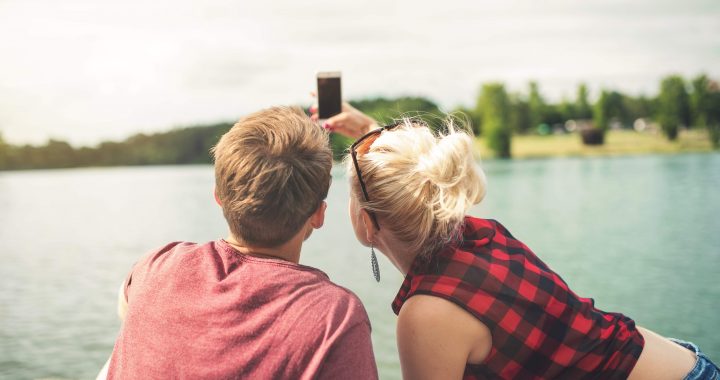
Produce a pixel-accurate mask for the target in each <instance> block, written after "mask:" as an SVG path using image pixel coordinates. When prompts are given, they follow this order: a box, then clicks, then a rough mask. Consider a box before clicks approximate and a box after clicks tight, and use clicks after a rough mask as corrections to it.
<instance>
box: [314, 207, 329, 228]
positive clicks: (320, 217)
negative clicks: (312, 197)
mask: <svg viewBox="0 0 720 380" xmlns="http://www.w3.org/2000/svg"><path fill="white" fill-rule="evenodd" d="M325 210H327V202H325V201H322V202H320V206H318V208H317V210H315V212H314V213H313V214H312V215H310V225H311V226H312V227H313V228H314V229H318V228H320V227H322V226H323V224H325Z"/></svg>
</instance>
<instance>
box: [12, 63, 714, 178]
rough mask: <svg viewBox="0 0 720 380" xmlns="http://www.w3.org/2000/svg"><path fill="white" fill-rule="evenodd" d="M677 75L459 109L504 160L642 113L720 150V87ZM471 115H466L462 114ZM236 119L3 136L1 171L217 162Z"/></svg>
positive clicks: (404, 102)
mask: <svg viewBox="0 0 720 380" xmlns="http://www.w3.org/2000/svg"><path fill="white" fill-rule="evenodd" d="M689 88H690V89H691V92H690V93H688V88H687V86H686V83H685V80H684V79H683V78H682V77H680V76H669V77H666V78H664V79H663V80H662V83H661V86H660V93H659V95H658V96H656V97H646V96H642V95H641V96H636V97H633V96H629V95H627V94H622V93H620V92H617V91H607V90H604V91H602V92H601V93H600V95H599V97H598V98H597V101H596V102H595V104H594V105H593V104H592V103H591V102H590V100H589V91H588V88H587V86H586V85H584V84H580V85H579V86H578V89H577V94H576V99H575V100H574V101H570V100H567V99H563V100H562V101H561V102H560V103H557V104H552V103H548V102H546V101H545V99H543V96H542V95H541V94H540V90H539V87H538V85H537V83H535V82H531V83H530V84H529V86H528V90H529V93H528V94H527V95H524V94H522V93H514V94H512V95H508V94H507V93H506V92H505V88H504V86H503V85H502V84H500V83H490V84H485V85H483V86H481V92H480V95H479V96H478V98H477V102H476V106H475V108H472V109H468V108H463V107H458V108H457V109H456V110H455V111H458V112H461V113H462V114H464V115H466V116H467V117H468V118H469V119H470V121H471V125H472V127H473V132H474V133H475V134H476V135H478V136H479V135H481V134H482V135H483V137H484V138H485V140H486V141H487V142H488V144H489V145H490V146H491V148H492V149H493V150H495V152H496V153H497V155H498V156H500V157H509V155H510V143H511V138H512V136H511V135H512V133H518V134H532V133H533V132H535V131H536V130H537V126H538V125H541V124H545V125H548V126H554V125H555V126H556V125H558V124H564V122H565V121H566V120H575V119H579V120H584V119H588V118H590V117H592V119H593V121H594V124H595V126H596V127H597V128H601V130H602V133H604V131H605V130H607V129H608V128H609V126H610V125H611V124H619V125H620V126H622V127H623V128H627V127H630V126H631V125H632V123H633V122H634V121H635V120H636V119H638V118H646V119H649V120H651V121H652V120H654V121H656V122H659V123H660V125H661V126H662V128H663V130H664V131H665V133H666V135H667V136H668V137H671V138H673V137H675V136H677V133H678V126H680V125H684V126H688V127H689V126H690V125H694V126H698V127H702V126H705V128H707V135H706V136H709V140H710V141H711V142H712V144H714V146H715V147H716V148H718V147H720V85H719V84H718V82H716V81H714V80H712V79H710V78H708V77H707V76H706V75H704V74H703V75H699V76H697V77H695V78H694V79H693V80H692V81H690V86H689ZM350 103H351V104H352V105H354V106H355V107H356V108H358V109H360V110H361V111H363V112H365V113H366V114H368V115H370V116H371V117H373V118H375V119H376V120H377V121H378V122H379V123H381V124H382V123H390V122H392V121H393V120H397V119H399V118H401V117H404V116H411V117H419V118H421V119H423V120H424V121H426V122H427V123H428V124H429V125H430V126H431V127H433V128H439V126H440V121H441V120H442V119H443V118H444V117H445V115H444V114H443V112H441V110H440V109H439V107H438V106H437V104H435V103H434V102H433V101H431V100H429V99H426V98H422V97H400V98H394V99H388V98H370V99H362V100H357V101H351V102H350ZM459 116H460V117H463V116H462V115H459ZM231 126H232V123H218V124H214V125H198V126H191V127H186V128H181V129H175V130H172V131H168V132H163V133H155V134H136V135H134V136H131V137H129V138H127V139H126V140H124V141H119V142H113V141H106V142H103V143H101V144H99V145H98V146H95V147H80V148H74V147H72V146H71V145H69V144H68V143H67V142H64V141H60V140H55V139H51V140H49V141H48V142H47V143H46V144H44V145H41V146H31V145H13V144H9V143H7V142H6V141H5V140H4V139H3V137H2V135H1V134H0V170H3V169H5V170H7V169H37V168H68V167H78V166H111V165H172V164H207V163H211V162H212V157H211V156H210V153H209V151H210V148H211V147H212V146H213V145H215V143H217V141H218V139H219V138H220V136H221V135H222V134H223V133H225V132H226V131H227V130H229V129H230V127H231ZM351 142H352V140H351V139H348V138H345V137H342V136H339V135H337V134H332V135H331V136H330V144H331V147H332V149H333V152H334V157H335V159H340V158H341V157H342V156H343V154H344V153H345V152H346V149H347V147H348V146H349V145H350V144H351Z"/></svg>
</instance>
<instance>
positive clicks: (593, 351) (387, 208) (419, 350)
mask: <svg viewBox="0 0 720 380" xmlns="http://www.w3.org/2000/svg"><path fill="white" fill-rule="evenodd" d="M323 127H324V128H326V129H328V130H329V131H334V132H338V133H342V134H343V135H346V136H350V137H353V138H357V140H356V142H355V143H354V144H353V145H352V147H351V151H350V154H349V156H348V161H347V162H348V173H349V177H350V182H351V197H350V206H349V208H350V217H351V221H352V225H353V228H354V230H355V234H356V236H357V238H358V240H359V241H360V242H361V243H362V244H364V245H366V246H369V247H370V248H371V252H372V259H373V260H372V264H373V272H374V273H375V274H376V278H377V277H378V269H377V263H376V260H375V258H374V255H375V252H374V251H375V248H377V249H378V250H380V251H381V252H382V253H383V254H385V255H386V256H387V257H388V258H389V259H390V261H391V262H392V263H393V264H394V265H395V267H396V268H397V269H398V270H400V271H401V272H402V273H403V274H405V275H406V278H405V281H404V283H403V285H402V287H401V289H400V292H399V293H398V295H397V297H396V299H395V301H394V303H393V310H394V311H395V313H396V314H398V322H397V339H398V349H399V352H400V362H401V365H402V371H403V376H404V377H405V378H407V379H438V378H441V379H453V378H455V379H459V378H463V377H464V378H467V379H473V378H493V379H494V378H503V379H531V378H536V379H537V378H565V379H582V378H599V379H625V378H630V379H683V378H686V379H715V378H716V376H720V375H719V374H718V369H717V367H716V366H715V365H714V364H712V362H710V361H709V359H707V358H706V357H705V356H704V355H703V354H702V353H701V352H700V351H699V350H698V349H697V347H696V346H695V345H692V344H690V343H687V342H681V341H671V340H669V339H666V338H663V337H661V336H659V335H657V334H655V333H653V332H652V331H650V330H647V329H644V328H642V327H639V326H635V323H634V321H633V320H632V319H630V318H628V317H626V316H624V315H622V314H618V313H608V312H604V311H602V310H598V309H596V308H595V307H594V304H593V301H592V299H588V298H581V297H579V296H577V295H576V294H575V293H573V292H572V291H571V290H570V289H569V288H568V286H567V284H566V283H565V282H564V281H563V280H562V279H561V278H560V277H559V276H558V275H557V274H556V273H555V272H553V271H552V269H550V268H549V267H548V266H547V265H546V264H545V263H543V262H542V261H541V260H540V259H539V258H538V257H537V256H535V255H534V254H533V252H532V251H530V249H529V248H527V246H525V245H524V244H523V243H522V242H520V241H518V240H517V239H515V238H514V237H513V236H512V234H510V232H508V230H507V229H505V227H503V226H502V225H501V224H500V223H499V222H497V221H493V220H484V219H479V218H475V217H471V216H466V212H467V210H468V209H469V208H470V207H471V206H472V205H474V204H477V203H479V202H480V201H481V200H482V198H483V196H484V195H485V178H484V174H483V173H482V171H480V169H479V168H478V167H477V165H476V164H475V162H474V159H473V156H472V140H471V138H470V137H469V136H468V135H467V134H466V133H464V132H462V131H459V130H457V128H455V127H454V126H453V125H452V123H449V125H448V126H447V127H448V133H447V134H446V135H440V136H438V135H436V134H433V133H432V132H431V131H430V130H429V129H428V128H427V127H426V126H424V125H422V123H418V122H414V121H410V120H404V121H402V122H401V123H399V124H397V125H391V126H386V127H383V128H377V125H376V124H375V122H374V121H373V120H372V119H370V118H369V117H367V116H366V115H364V114H362V113H361V112H359V111H357V110H355V109H353V108H352V107H350V106H349V105H345V106H344V112H343V113H341V114H340V115H337V116H335V117H334V118H331V119H329V120H328V121H327V122H326V123H325V124H324V125H323Z"/></svg>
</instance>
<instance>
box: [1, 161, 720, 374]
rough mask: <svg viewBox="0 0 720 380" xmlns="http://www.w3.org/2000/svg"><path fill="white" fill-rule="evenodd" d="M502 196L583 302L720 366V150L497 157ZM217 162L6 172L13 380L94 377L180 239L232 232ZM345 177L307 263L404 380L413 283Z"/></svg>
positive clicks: (6, 350)
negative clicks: (371, 228)
mask: <svg viewBox="0 0 720 380" xmlns="http://www.w3.org/2000/svg"><path fill="white" fill-rule="evenodd" d="M483 167H484V168H485V171H486V173H487V176H488V180H489V193H488V196H487V198H486V200H485V201H484V202H483V203H482V204H481V205H480V206H478V207H476V208H475V209H473V210H472V211H471V214H473V215H476V216H481V217H488V218H495V219H498V220H500V221H502V222H503V224H505V225H506V226H507V227H508V228H509V229H510V230H511V231H512V232H513V234H514V235H515V236H516V237H517V238H519V239H521V240H523V241H524V242H525V243H526V244H528V245H529V246H530V247H531V248H532V249H533V250H534V251H535V252H536V253H537V254H538V255H539V256H540V257H541V258H543V259H544V260H545V262H546V263H548V264H549V265H550V266H551V267H553V268H554V269H555V270H556V271H557V272H558V273H560V274H561V275H562V276H563V277H564V279H565V280H566V281H567V282H568V283H569V284H570V286H571V287H572V288H574V290H575V291H576V292H577V293H578V294H579V295H581V296H586V297H593V298H595V301H596V305H597V306H598V307H600V308H603V309H606V310H608V311H620V312H623V313H625V314H627V315H629V316H631V317H633V318H634V319H635V320H636V321H637V322H638V324H641V325H643V326H645V327H648V328H650V329H653V330H655V331H657V332H659V333H661V334H664V335H667V336H676V337H680V338H684V339H686V340H692V341H695V342H696V343H698V344H699V345H700V346H701V347H702V348H703V349H704V350H705V351H706V352H707V353H708V354H709V355H710V356H711V358H714V359H716V360H720V336H718V333H717V330H715V329H716V328H718V327H719V326H720V312H719V311H720V307H719V305H720V282H719V278H720V276H719V274H720V154H697V155H680V156H644V157H622V158H588V159H551V160H528V161H491V162H486V163H484V164H483ZM212 190H213V172H212V168H211V167H210V166H193V167H141V168H106V169H74V170H56V171H30V172H4V173H0V378H8V379H39V378H62V379H85V378H93V377H94V376H95V374H96V373H97V370H98V369H99V368H100V367H101V366H102V364H103V362H104V361H105V359H106V358H107V356H108V354H109V353H110V351H111V350H112V345H113V341H114V338H115V335H116V334H117V331H118V327H119V322H118V320H117V317H116V312H115V307H116V304H115V302H116V291H117V287H118V285H119V284H120V282H121V281H122V279H123V277H124V276H125V274H126V273H127V271H128V270H129V268H130V266H131V265H132V264H133V263H134V262H135V261H136V260H137V259H138V258H139V257H140V256H141V255H142V254H143V253H144V252H146V251H148V250H150V249H153V248H156V247H158V246H161V245H163V244H164V243H166V242H169V241H175V240H189V241H207V240H213V239H217V238H219V237H224V236H225V233H226V226H225V222H224V219H223V217H222V214H221V212H220V210H219V208H218V207H217V206H216V205H215V203H214V201H213V198H212ZM347 198H348V185H347V181H346V180H345V178H344V175H343V171H342V170H341V169H340V168H335V171H334V180H333V184H332V188H331V191H330V194H329V196H328V204H329V208H328V215H327V219H326V224H325V227H324V228H323V229H321V230H319V231H316V232H315V234H314V235H313V236H312V237H311V238H310V240H309V241H308V242H307V244H306V246H305V248H304V250H303V252H304V253H303V256H302V262H303V263H304V264H308V265H313V266H317V267H320V268H321V269H323V270H325V271H326V272H327V273H328V274H329V276H330V278H331V279H332V280H334V281H335V282H338V283H340V284H342V285H344V286H346V287H348V288H350V289H351V290H353V291H354V292H356V293H357V294H358V295H359V296H360V298H361V299H362V300H363V302H364V303H365V306H366V308H367V310H368V313H369V315H370V319H371V322H372V325H373V342H374V348H375V354H376V356H377V361H378V365H379V368H380V373H381V377H382V378H384V379H394V378H399V377H400V368H399V363H398V356H397V352H396V347H395V337H394V329H395V325H394V324H395V316H394V314H393V313H392V312H391V310H390V302H391V301H392V299H393V297H394V295H395V292H396V291H397V289H398V287H399V285H400V283H401V282H402V276H401V275H400V274H399V273H398V272H397V271H396V270H395V269H394V268H393V267H392V266H391V264H390V263H389V262H388V261H387V260H386V259H385V258H384V257H379V259H380V267H381V272H382V281H381V282H380V284H377V283H376V282H375V281H374V279H373V278H372V273H371V269H370V259H369V253H370V252H369V249H367V248H365V247H362V246H361V245H360V244H359V243H357V242H356V241H355V239H354V235H353V233H352V229H351V227H350V225H349V221H348V218H347Z"/></svg>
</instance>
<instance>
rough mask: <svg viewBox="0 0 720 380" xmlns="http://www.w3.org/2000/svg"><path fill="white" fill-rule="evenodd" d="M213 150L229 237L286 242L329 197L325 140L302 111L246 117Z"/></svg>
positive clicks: (274, 109) (262, 242) (265, 242)
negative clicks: (228, 227)
mask: <svg viewBox="0 0 720 380" xmlns="http://www.w3.org/2000/svg"><path fill="white" fill-rule="evenodd" d="M212 152H213V155H214V158H215V186H216V189H215V191H216V194H217V196H218V198H219V199H220V202H221V203H222V209H223V214H224V215H225V219H226V220H227V222H228V225H229V226H230V231H231V232H232V234H233V235H234V236H235V237H236V238H238V239H240V240H242V241H244V242H246V243H249V244H253V245H258V246H261V247H276V246H279V245H282V244H284V243H286V242H287V241H288V240H290V238H292V237H293V236H295V234H297V233H298V231H299V230H300V228H301V227H302V226H303V225H304V224H305V222H306V221H307V219H308V218H309V217H310V216H311V215H312V214H313V212H315V210H317V208H318V207H319V206H320V203H321V202H322V201H323V200H324V199H325V197H326V196H327V193H328V188H329V187H330V170H331V168H332V152H331V151H330V147H329V144H328V136H327V133H326V132H325V131H324V130H323V129H322V128H320V127H318V126H317V125H315V124H314V123H313V122H312V121H311V120H310V118H308V117H307V115H305V113H304V112H303V111H302V110H301V109H300V108H297V107H272V108H268V109H265V110H262V111H259V112H255V113H253V114H251V115H248V116H246V117H244V118H242V119H240V121H238V122H237V123H236V124H235V125H234V126H233V127H232V128H231V129H230V130H229V131H228V132H227V133H226V134H224V135H223V136H222V137H221V138H220V141H219V142H218V144H217V145H216V146H215V147H214V148H213V149H212Z"/></svg>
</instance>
